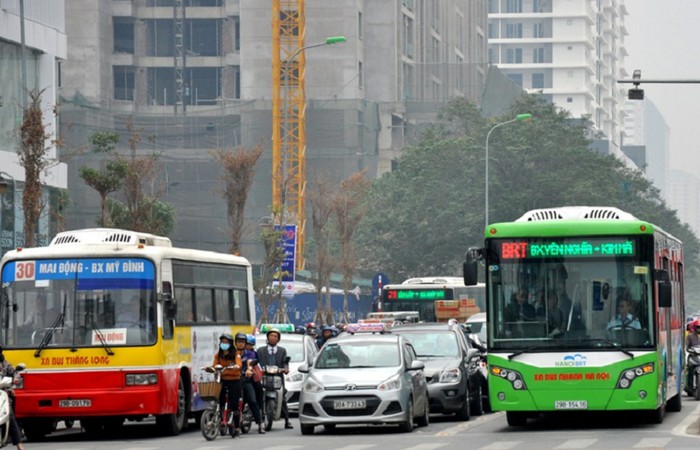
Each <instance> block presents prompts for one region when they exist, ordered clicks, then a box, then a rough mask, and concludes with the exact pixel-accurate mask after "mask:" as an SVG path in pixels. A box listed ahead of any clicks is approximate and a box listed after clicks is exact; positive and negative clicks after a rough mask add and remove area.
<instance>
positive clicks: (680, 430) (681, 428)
mask: <svg viewBox="0 0 700 450" xmlns="http://www.w3.org/2000/svg"><path fill="white" fill-rule="evenodd" d="M687 405H688V403H687V402H684V403H683V406H687ZM698 414H700V403H698V404H697V405H696V406H695V408H693V411H692V412H690V413H689V414H686V416H685V419H683V420H682V421H681V423H679V424H678V425H676V426H675V427H673V429H672V430H671V434H675V435H676V436H697V433H688V427H690V426H691V425H692V424H693V422H695V421H696V420H698Z"/></svg>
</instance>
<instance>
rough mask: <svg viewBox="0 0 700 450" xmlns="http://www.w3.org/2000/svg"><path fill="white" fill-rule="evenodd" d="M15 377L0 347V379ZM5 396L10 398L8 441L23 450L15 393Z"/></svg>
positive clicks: (11, 392) (13, 369) (10, 392)
mask: <svg viewBox="0 0 700 450" xmlns="http://www.w3.org/2000/svg"><path fill="white" fill-rule="evenodd" d="M14 376H15V368H14V366H13V365H12V364H10V362H9V361H7V360H6V359H5V355H3V353H2V347H0V378H2V377H13V378H14ZM7 396H8V397H9V398H10V439H11V440H12V445H15V446H17V448H18V449H19V450H24V444H23V443H22V430H21V429H20V428H19V424H18V423H17V419H15V393H14V392H13V391H12V390H8V391H7Z"/></svg>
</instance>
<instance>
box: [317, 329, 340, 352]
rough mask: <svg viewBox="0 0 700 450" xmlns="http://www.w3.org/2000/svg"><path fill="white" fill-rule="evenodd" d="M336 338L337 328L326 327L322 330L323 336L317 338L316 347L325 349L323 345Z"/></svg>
mask: <svg viewBox="0 0 700 450" xmlns="http://www.w3.org/2000/svg"><path fill="white" fill-rule="evenodd" d="M335 336H336V333H335V327H333V326H330V325H326V326H324V327H323V328H321V335H320V336H319V337H317V338H316V347H318V349H319V350H320V349H321V347H323V344H325V343H326V342H328V340H329V339H332V338H334V337H335Z"/></svg>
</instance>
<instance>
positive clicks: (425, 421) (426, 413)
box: [416, 395, 430, 427]
mask: <svg viewBox="0 0 700 450" xmlns="http://www.w3.org/2000/svg"><path fill="white" fill-rule="evenodd" d="M416 423H417V424H418V426H419V427H427V426H428V425H430V405H429V403H428V396H427V395H426V396H425V404H424V405H423V415H421V416H420V417H419V418H418V419H416Z"/></svg>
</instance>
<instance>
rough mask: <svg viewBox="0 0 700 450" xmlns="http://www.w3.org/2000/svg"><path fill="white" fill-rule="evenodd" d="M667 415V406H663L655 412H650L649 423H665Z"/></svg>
mask: <svg viewBox="0 0 700 450" xmlns="http://www.w3.org/2000/svg"><path fill="white" fill-rule="evenodd" d="M665 415H666V405H665V404H664V405H661V406H659V407H658V408H656V409H655V410H653V411H649V422H650V423H663V421H664V416H665Z"/></svg>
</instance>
